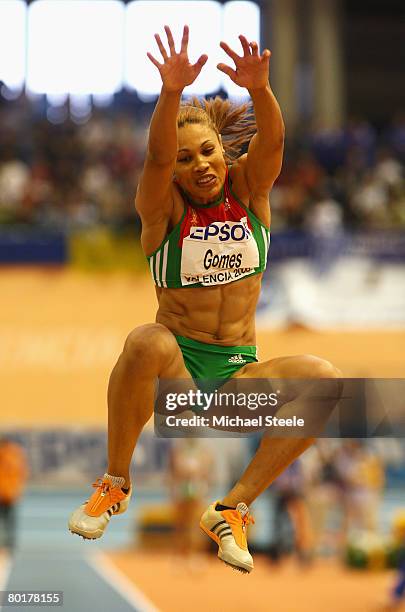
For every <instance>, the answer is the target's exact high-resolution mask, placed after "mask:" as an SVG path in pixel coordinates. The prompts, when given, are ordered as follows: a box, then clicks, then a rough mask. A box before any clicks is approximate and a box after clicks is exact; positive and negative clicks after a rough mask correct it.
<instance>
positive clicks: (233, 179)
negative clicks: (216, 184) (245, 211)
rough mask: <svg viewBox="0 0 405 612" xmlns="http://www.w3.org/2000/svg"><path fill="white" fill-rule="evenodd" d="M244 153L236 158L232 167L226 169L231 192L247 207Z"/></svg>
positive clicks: (248, 195) (248, 196) (247, 196)
mask: <svg viewBox="0 0 405 612" xmlns="http://www.w3.org/2000/svg"><path fill="white" fill-rule="evenodd" d="M246 157H247V155H246V153H245V154H244V155H241V156H240V157H238V158H237V159H236V160H235V161H234V162H233V163H232V165H230V166H229V167H228V176H229V181H230V183H231V184H232V191H233V192H234V194H235V195H236V196H237V198H238V199H239V200H241V201H242V202H243V203H244V204H245V205H246V206H248V205H249V198H250V191H249V185H248V183H247V180H246V173H245V168H246Z"/></svg>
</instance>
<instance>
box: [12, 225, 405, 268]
mask: <svg viewBox="0 0 405 612" xmlns="http://www.w3.org/2000/svg"><path fill="white" fill-rule="evenodd" d="M342 255H349V256H355V257H369V258H373V259H377V260H379V261H390V262H404V261H405V232H403V231H382V230H381V231H380V230H375V231H368V232H337V233H335V234H333V235H321V234H313V233H310V232H307V231H302V230H283V231H280V232H272V234H271V244H270V250H269V258H270V261H271V262H273V263H275V262H277V261H283V260H285V259H289V258H292V257H299V258H305V259H308V258H309V259H313V260H314V261H318V262H319V261H321V260H322V261H324V262H328V261H329V262H330V261H332V260H334V259H336V258H338V257H340V256H342ZM68 261H69V234H67V233H66V234H65V233H63V232H49V231H45V230H32V229H24V230H22V229H16V228H2V229H0V263H2V264H64V263H68Z"/></svg>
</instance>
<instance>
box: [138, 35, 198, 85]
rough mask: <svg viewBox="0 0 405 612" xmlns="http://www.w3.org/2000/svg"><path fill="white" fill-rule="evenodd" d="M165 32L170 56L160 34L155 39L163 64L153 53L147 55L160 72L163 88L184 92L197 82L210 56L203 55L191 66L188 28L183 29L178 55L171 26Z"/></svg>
mask: <svg viewBox="0 0 405 612" xmlns="http://www.w3.org/2000/svg"><path fill="white" fill-rule="evenodd" d="M165 31H166V36H167V42H168V44H169V50H170V56H169V55H168V54H167V51H166V49H165V48H164V46H163V43H162V41H161V39H160V36H159V34H155V39H156V42H157V45H158V47H159V50H160V53H161V54H162V57H163V64H160V63H159V62H158V61H157V59H155V58H154V57H153V55H152V54H151V53H147V56H148V58H149V59H150V61H151V62H152V63H153V64H154V65H155V66H156V68H157V69H158V70H159V72H160V76H161V77H162V81H163V88H164V89H165V90H166V91H182V90H183V89H184V87H186V86H187V85H191V83H193V82H194V81H195V80H196V78H197V77H198V75H199V74H200V72H201V69H202V67H203V66H204V64H205V62H206V61H207V59H208V55H201V56H200V57H199V59H198V60H197V61H196V63H195V64H190V62H189V59H188V55H187V46H188V32H189V30H188V26H186V25H185V26H184V29H183V38H182V39H181V49H180V53H176V49H175V47H174V40H173V35H172V33H171V31H170V28H169V26H165Z"/></svg>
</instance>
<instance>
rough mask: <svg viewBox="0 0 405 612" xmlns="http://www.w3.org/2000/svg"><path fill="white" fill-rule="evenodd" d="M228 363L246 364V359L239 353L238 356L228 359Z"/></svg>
mask: <svg viewBox="0 0 405 612" xmlns="http://www.w3.org/2000/svg"><path fill="white" fill-rule="evenodd" d="M228 363H246V359H245V358H244V357H242V355H241V354H240V353H239V354H238V355H232V357H229V359H228Z"/></svg>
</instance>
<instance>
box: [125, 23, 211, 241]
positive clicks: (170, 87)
mask: <svg viewBox="0 0 405 612" xmlns="http://www.w3.org/2000/svg"><path fill="white" fill-rule="evenodd" d="M165 31H166V35H167V42H168V46H169V54H168V53H167V51H166V49H165V47H164V46H163V43H162V41H161V39H160V36H159V34H155V39H156V42H157V45H158V47H159V50H160V53H161V54H162V58H163V63H159V62H158V61H157V60H156V59H155V58H154V57H153V55H151V53H148V54H147V56H148V58H149V59H150V61H151V62H152V63H153V64H154V65H155V66H156V68H157V69H158V70H159V73H160V76H161V78H162V91H161V93H160V96H159V100H158V103H157V105H156V107H155V110H154V112H153V115H152V119H151V124H150V128H149V141H148V146H147V153H146V159H145V163H144V167H143V171H142V175H141V177H140V180H139V184H138V189H137V193H136V198H135V207H136V210H137V211H138V213H139V215H140V217H141V220H142V225H143V233H144V232H145V231H146V232H147V231H148V228H151V226H156V225H162V224H165V223H166V224H167V222H168V219H169V218H170V214H171V212H172V208H173V199H172V180H173V171H174V167H175V164H176V157H177V113H178V110H179V105H180V98H181V94H182V91H183V89H184V87H186V86H187V85H190V84H191V83H193V82H194V81H195V79H196V78H197V76H198V75H199V73H200V72H201V69H202V67H203V65H204V64H205V62H206V61H207V59H208V58H207V56H206V55H202V56H201V57H200V58H199V59H198V61H197V62H196V63H195V64H194V65H192V64H190V62H189V60H188V55H187V45H188V35H189V30H188V26H184V30H183V37H182V41H181V49H180V52H179V53H176V49H175V46H174V40H173V36H172V33H171V31H170V28H169V27H168V26H165Z"/></svg>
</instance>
